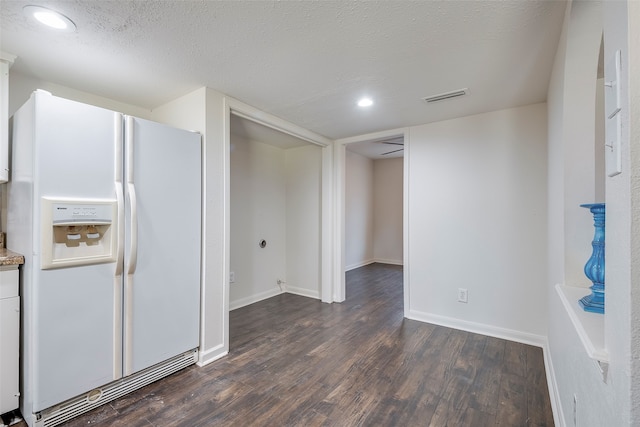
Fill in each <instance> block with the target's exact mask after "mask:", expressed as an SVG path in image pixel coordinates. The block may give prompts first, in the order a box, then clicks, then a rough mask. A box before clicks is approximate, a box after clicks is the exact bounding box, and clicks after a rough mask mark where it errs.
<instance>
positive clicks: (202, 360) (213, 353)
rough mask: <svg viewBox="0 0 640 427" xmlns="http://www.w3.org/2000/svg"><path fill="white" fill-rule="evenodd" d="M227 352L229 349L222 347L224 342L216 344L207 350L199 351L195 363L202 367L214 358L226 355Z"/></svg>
mask: <svg viewBox="0 0 640 427" xmlns="http://www.w3.org/2000/svg"><path fill="white" fill-rule="evenodd" d="M228 353H229V351H228V350H227V349H226V348H224V344H220V345H217V346H215V347H212V348H210V349H209V350H205V351H199V352H198V361H197V362H196V365H198V366H200V367H203V366H205V365H208V364H209V363H211V362H213V361H215V360H218V359H220V358H221V357H224V356H226V355H227V354H228Z"/></svg>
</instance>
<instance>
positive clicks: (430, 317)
mask: <svg viewBox="0 0 640 427" xmlns="http://www.w3.org/2000/svg"><path fill="white" fill-rule="evenodd" d="M406 317H407V318H408V319H412V320H418V321H420V322H425V323H433V324H434V325H440V326H445V327H447V328H453V329H458V330H461V331H466V332H472V333H474V334H481V335H487V336H489V337H495V338H501V339H505V340H509V341H515V342H519V343H522V344H528V345H533V346H536V347H541V348H545V345H546V343H547V337H545V336H543V335H536V334H531V333H528V332H522V331H516V330H514V329H506V328H501V327H498V326H491V325H486V324H483V323H477V322H469V321H466V320H460V319H455V318H453V317H447V316H440V315H438V314H431V313H424V312H420V311H416V310H409V312H408V315H407V316H406Z"/></svg>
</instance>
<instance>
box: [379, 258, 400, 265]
mask: <svg viewBox="0 0 640 427" xmlns="http://www.w3.org/2000/svg"><path fill="white" fill-rule="evenodd" d="M373 262H377V263H380V264H391V265H404V262H403V261H402V260H400V261H398V260H397V259H382V258H376V259H375V260H374V261H373Z"/></svg>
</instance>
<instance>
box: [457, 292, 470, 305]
mask: <svg viewBox="0 0 640 427" xmlns="http://www.w3.org/2000/svg"><path fill="white" fill-rule="evenodd" d="M468 296H469V294H468V292H467V290H466V289H464V288H458V302H464V303H467V302H468Z"/></svg>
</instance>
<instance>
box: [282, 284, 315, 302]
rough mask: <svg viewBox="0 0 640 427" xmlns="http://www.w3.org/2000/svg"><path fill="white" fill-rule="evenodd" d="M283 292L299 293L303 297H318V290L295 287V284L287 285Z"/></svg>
mask: <svg viewBox="0 0 640 427" xmlns="http://www.w3.org/2000/svg"><path fill="white" fill-rule="evenodd" d="M285 292H286V293H288V294H295V295H300V296H303V297H309V298H315V299H320V292H319V291H313V290H311V289H305V288H297V287H295V286H289V285H287V287H286V289H285Z"/></svg>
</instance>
